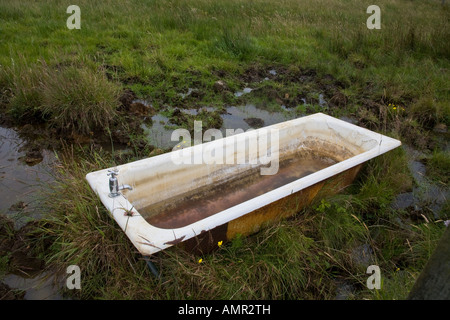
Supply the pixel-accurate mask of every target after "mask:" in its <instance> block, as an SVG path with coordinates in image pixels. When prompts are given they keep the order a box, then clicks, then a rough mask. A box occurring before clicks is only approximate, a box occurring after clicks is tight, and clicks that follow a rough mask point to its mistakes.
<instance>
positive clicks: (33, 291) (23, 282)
mask: <svg viewBox="0 0 450 320" xmlns="http://www.w3.org/2000/svg"><path fill="white" fill-rule="evenodd" d="M3 283H4V284H5V285H7V286H8V287H9V288H11V289H13V290H14V291H16V290H20V291H23V296H21V298H22V299H24V300H63V299H64V298H63V296H62V295H60V294H59V293H58V290H57V287H58V286H56V285H55V283H54V278H53V277H52V276H51V275H47V274H42V275H39V276H37V277H34V278H23V277H20V276H18V275H15V274H9V275H7V276H6V277H5V278H4V279H3Z"/></svg>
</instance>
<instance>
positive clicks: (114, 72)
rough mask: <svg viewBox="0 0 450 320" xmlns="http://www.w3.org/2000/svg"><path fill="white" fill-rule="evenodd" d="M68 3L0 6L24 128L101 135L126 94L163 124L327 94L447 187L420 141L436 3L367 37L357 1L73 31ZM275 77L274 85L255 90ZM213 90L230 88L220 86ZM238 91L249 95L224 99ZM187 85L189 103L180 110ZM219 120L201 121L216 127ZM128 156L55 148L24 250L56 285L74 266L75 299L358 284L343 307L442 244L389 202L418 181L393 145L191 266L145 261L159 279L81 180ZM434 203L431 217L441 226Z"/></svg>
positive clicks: (444, 99) (2, 102) (388, 284)
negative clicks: (314, 197) (54, 171)
mask: <svg viewBox="0 0 450 320" xmlns="http://www.w3.org/2000/svg"><path fill="white" fill-rule="evenodd" d="M69 5H70V3H66V2H64V1H47V2H45V3H40V2H35V1H20V2H18V1H11V0H0V20H1V21H2V23H1V26H0V33H1V40H0V92H1V93H2V95H1V98H0V109H1V110H2V112H6V113H9V114H11V115H12V116H14V118H15V119H16V120H17V122H18V123H20V124H24V123H28V122H43V123H45V124H47V125H48V126H49V127H53V128H56V129H57V130H59V131H60V133H63V132H64V131H66V132H74V133H78V134H90V132H91V131H96V130H100V129H103V130H104V132H103V133H104V134H108V132H110V131H109V129H110V127H111V123H117V122H120V121H121V120H123V119H118V117H121V116H123V115H119V113H118V106H119V104H118V102H117V100H118V96H119V95H120V91H121V90H122V89H124V88H131V89H132V90H133V91H134V92H135V93H136V94H137V95H138V96H139V97H141V98H145V99H147V100H149V101H150V102H151V103H152V106H153V107H154V108H155V109H156V110H158V111H162V112H166V113H167V115H168V116H171V115H172V113H171V112H173V110H174V108H176V107H177V108H183V107H201V106H214V107H216V108H217V109H218V110H220V109H221V108H223V107H224V106H227V105H236V104H238V103H246V102H249V103H252V102H253V103H256V104H257V105H258V106H259V107H263V108H266V109H268V110H280V109H281V107H280V106H281V104H286V105H289V106H290V107H293V108H296V110H298V111H299V113H302V114H303V113H312V112H316V111H318V110H320V109H319V107H318V104H317V103H316V102H315V101H316V100H317V98H318V95H319V94H320V93H323V94H325V95H326V98H327V99H328V100H330V99H331V98H332V97H334V96H335V95H336V96H337V97H339V96H341V97H342V96H344V97H345V99H343V100H342V101H344V102H342V101H341V104H339V105H338V106H337V107H332V108H330V109H329V110H327V113H329V114H331V115H335V116H341V115H353V116H354V117H356V118H357V120H358V121H359V124H360V125H364V126H366V127H368V128H370V129H373V130H376V131H378V132H382V133H386V134H389V135H393V136H395V137H396V138H399V139H400V140H402V142H404V143H408V144H411V145H413V146H414V147H416V148H418V149H420V151H423V152H425V153H427V152H428V155H429V160H428V161H429V162H427V165H428V166H427V168H428V169H429V173H430V175H431V177H433V178H434V179H435V180H438V181H441V182H443V183H447V182H448V177H447V175H446V173H448V172H449V170H448V154H446V153H444V152H443V148H442V146H439V145H438V146H437V147H436V144H435V143H434V142H433V141H434V140H433V139H434V138H433V133H432V129H433V128H434V127H435V126H436V125H437V124H440V125H441V127H442V124H444V125H446V126H449V125H450V123H449V119H450V111H449V108H448V106H449V100H448V97H449V93H450V92H449V87H448V83H449V81H448V80H449V77H448V70H449V68H450V65H449V60H448V57H449V56H450V52H449V46H448V39H449V30H450V28H449V7H448V5H446V6H442V5H440V3H439V1H407V0H394V1H388V0H380V1H378V3H377V5H379V6H380V8H381V30H368V29H367V28H366V19H367V18H368V16H369V15H368V14H366V8H367V6H368V4H365V3H363V2H361V1H357V0H348V1H338V0H318V1H312V0H311V1H294V0H285V1H269V0H260V1H244V0H230V1H212V0H193V1H182V0H170V1H164V2H161V1H137V0H126V1H121V2H120V3H118V2H116V1H103V2H92V1H86V0H80V1H78V3H77V5H78V6H79V7H80V8H81V30H68V29H67V28H66V19H67V18H68V17H69V14H67V13H66V8H67V6H69ZM272 68H273V69H275V70H276V71H277V73H278V74H277V77H276V78H274V79H271V80H269V81H266V82H260V80H262V79H263V78H264V77H265V76H267V71H268V70H270V69H272ZM219 79H220V80H223V81H224V82H225V84H226V85H227V87H228V88H229V89H230V90H229V91H227V92H220V91H217V90H215V89H214V83H215V82H216V81H217V80H219ZM246 86H251V87H252V88H257V90H254V91H252V93H251V94H248V95H246V96H244V97H243V98H241V99H240V100H239V99H237V98H236V97H234V95H233V92H235V91H238V90H242V88H244V87H246ZM188 88H194V89H197V90H198V93H199V94H198V96H196V97H194V98H192V97H189V98H187V99H185V100H183V99H181V98H180V95H179V93H185V92H187V90H188ZM302 97H305V98H306V99H307V100H308V104H307V105H303V104H302V103H301V102H299V101H301V99H300V98H302ZM392 105H395V106H397V109H395V110H394V109H393V107H392ZM169 113H170V114H169ZM215 116H217V114H212V115H211V114H208V113H204V114H202V115H201V117H204V118H203V120H205V121H208V122H209V124H210V125H211V126H218V125H219V124H220V123H218V121H217V120H218V119H216V118H215ZM192 122H193V118H191V117H189V118H188V119H186V121H185V123H183V124H182V125H184V126H187V127H189V126H191V123H192ZM129 125H130V128H131V127H132V124H129ZM129 134H130V136H135V135H137V133H136V132H133V131H131V130H130V132H129ZM111 139H113V138H111ZM114 142H115V141H114ZM131 142H132V143H134V140H133V139H132V140H131ZM134 149H135V150H134V153H133V154H132V156H130V155H125V156H120V157H118V155H117V154H115V155H111V154H108V153H104V152H100V153H99V152H98V151H95V152H94V151H93V150H87V151H85V152H84V153H82V154H81V155H77V156H76V157H75V155H74V154H71V153H66V154H63V153H60V160H61V165H60V167H59V168H60V169H61V170H60V172H59V173H58V174H59V175H58V177H57V180H56V183H55V184H53V185H52V186H50V187H49V191H50V193H49V194H48V195H46V198H47V201H45V202H44V205H43V208H44V209H43V211H45V212H44V213H45V219H43V220H42V221H41V222H40V223H41V226H40V232H39V236H38V238H37V239H36V240H35V241H34V242H33V243H32V244H31V246H32V247H33V248H34V250H35V252H36V254H37V255H39V256H41V257H42V258H44V259H45V260H46V262H47V266H48V268H50V269H51V270H54V271H56V272H58V273H60V274H61V276H62V277H64V276H65V275H66V274H65V268H66V267H67V266H68V265H70V264H78V265H79V266H80V268H81V270H82V288H83V289H82V290H81V291H70V292H68V293H69V294H75V295H76V296H77V297H80V298H114V299H126V298H129V299H133V298H141V299H142V298H146V299H148V298H150V299H333V298H334V297H335V295H336V292H337V290H338V289H339V285H338V282H339V281H346V282H347V283H350V284H351V285H352V286H353V287H354V288H355V292H354V293H353V294H352V295H351V296H350V297H349V298H353V299H361V298H369V299H402V298H405V297H406V296H407V294H408V292H409V289H410V288H411V286H412V284H413V283H414V280H415V279H416V278H417V276H418V274H419V272H420V270H422V268H423V266H424V264H425V263H426V261H427V259H428V258H429V256H430V254H431V253H432V251H433V248H434V247H435V245H436V242H437V240H438V239H439V236H440V235H441V234H442V230H443V225H442V221H428V222H427V221H424V220H419V221H418V220H417V219H416V220H411V217H410V213H409V212H405V211H401V210H399V211H398V210H394V209H392V208H391V206H390V204H391V203H392V200H393V199H394V198H395V196H396V195H398V194H400V193H403V192H408V191H411V188H412V185H413V182H412V179H411V176H410V174H409V171H408V166H407V158H406V154H405V153H404V151H402V149H396V150H394V151H392V152H389V153H388V154H386V155H383V156H381V157H378V158H376V159H374V160H372V161H370V162H369V163H368V164H366V166H365V167H364V169H363V171H362V172H361V174H360V176H359V178H358V180H357V181H356V182H355V183H354V184H353V185H352V186H351V187H350V188H349V189H347V190H346V191H345V192H344V193H342V194H340V195H338V196H335V197H331V198H325V199H323V200H322V201H319V202H317V203H315V204H314V205H313V206H312V207H310V208H307V209H305V210H303V211H301V212H299V213H298V214H297V216H296V217H294V218H293V219H289V220H284V221H281V222H280V223H279V224H277V225H275V226H273V227H270V228H268V229H265V230H262V231H261V232H260V233H258V234H256V235H254V236H251V237H247V238H238V239H236V240H234V241H233V242H231V243H228V244H225V245H224V246H223V247H222V248H220V250H218V251H216V252H213V253H212V254H210V255H205V256H203V257H199V256H194V255H192V254H188V253H186V252H184V251H181V250H179V249H177V248H172V249H170V250H167V251H164V252H161V253H160V254H158V255H155V256H154V257H152V260H153V262H154V263H155V264H156V265H157V266H158V268H159V269H160V272H161V274H162V277H163V278H162V280H160V281H158V280H156V279H154V278H153V277H152V275H151V273H150V271H149V270H148V268H147V266H146V264H145V262H144V261H143V260H142V257H140V255H139V254H138V253H137V252H136V250H135V249H134V247H133V246H132V245H131V244H130V243H129V241H128V240H127V238H126V237H125V235H124V234H123V232H122V231H121V230H120V228H119V227H118V226H117V225H116V224H115V222H114V221H113V220H112V219H111V218H110V217H109V216H108V214H107V212H106V209H104V207H103V205H102V204H101V202H100V201H99V200H98V198H97V197H96V195H95V194H94V193H93V192H92V191H91V190H90V188H89V186H88V184H87V182H86V181H85V179H84V176H85V174H86V173H88V172H90V171H93V170H96V169H100V168H105V167H110V166H111V165H113V164H114V162H115V161H114V159H119V160H120V161H121V162H127V161H130V160H136V159H140V158H143V157H147V156H148V153H146V154H144V153H142V152H141V151H140V150H139V148H137V147H134ZM434 149H436V151H435V153H434V154H432V155H430V151H431V150H434ZM114 156H115V157H114ZM73 159H76V160H73ZM54 199H58V201H54ZM445 208H447V209H448V202H447V204H446V207H445ZM445 208H444V209H443V210H442V212H443V214H441V217H448V214H447V216H446V215H445V214H446V212H445V210H446V209H445ZM364 245H366V246H369V247H370V251H371V256H370V261H368V262H367V263H369V262H370V264H372V263H373V264H377V265H379V266H380V267H381V271H382V279H383V285H382V289H381V290H377V291H370V290H368V289H367V288H366V287H365V281H366V279H367V277H368V275H367V274H366V273H365V269H366V267H367V265H366V264H367V263H365V264H364V263H360V261H359V260H358V258H356V257H357V255H355V252H358V250H361V248H362V247H364ZM200 258H202V259H203V260H202V263H198V260H199V259H200ZM4 260H5V258H3V260H1V263H3V262H4Z"/></svg>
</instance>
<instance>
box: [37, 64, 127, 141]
mask: <svg viewBox="0 0 450 320" xmlns="http://www.w3.org/2000/svg"><path fill="white" fill-rule="evenodd" d="M42 90H43V104H42V106H41V110H42V112H43V114H44V115H46V116H48V117H49V123H50V125H51V126H53V127H55V128H57V129H59V130H62V131H72V132H77V133H80V134H88V133H89V132H91V131H95V130H98V129H101V128H103V127H108V126H109V124H110V123H111V121H112V120H113V119H114V117H115V116H116V110H117V107H118V106H119V100H118V99H119V92H120V87H119V86H118V85H116V84H114V83H112V82H110V81H108V79H107V78H106V76H105V75H104V74H102V73H99V72H96V73H95V72H92V71H91V70H90V69H87V68H86V67H81V68H78V67H75V66H69V67H67V68H64V69H61V70H55V71H53V72H51V73H50V74H49V75H48V78H47V79H46V81H45V82H44V83H43V86H42Z"/></svg>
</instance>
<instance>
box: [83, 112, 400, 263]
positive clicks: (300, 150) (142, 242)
mask: <svg viewBox="0 0 450 320" xmlns="http://www.w3.org/2000/svg"><path fill="white" fill-rule="evenodd" d="M264 130H266V131H264ZM263 131H264V132H267V131H270V132H277V134H278V138H279V140H278V146H279V156H280V159H283V158H284V157H285V156H286V155H289V154H293V152H295V153H296V154H299V155H302V154H314V153H318V154H320V155H321V156H326V157H331V158H333V159H335V160H336V161H338V162H337V163H335V164H332V165H330V166H328V167H326V168H324V169H322V170H319V171H317V172H314V173H311V174H309V175H307V176H304V177H301V178H299V179H297V180H295V181H292V182H289V183H287V184H285V185H282V186H278V187H276V188H274V189H271V190H269V191H267V192H265V193H264V194H262V195H258V196H256V197H254V198H251V199H249V200H246V201H243V202H242V203H238V204H234V205H232V206H231V207H229V208H226V209H224V210H222V211H219V212H216V213H214V214H211V215H208V216H207V217H205V218H202V219H200V220H197V219H192V221H188V223H186V224H181V225H180V224H178V225H176V226H175V227H160V226H159V227H158V226H155V225H152V224H150V223H149V222H147V220H148V219H149V214H148V213H146V214H144V215H142V214H141V213H140V212H139V210H140V208H144V207H145V208H147V209H146V210H147V211H148V208H150V212H151V208H152V206H153V205H154V206H155V208H156V207H159V208H161V203H163V204H164V203H165V202H164V200H167V199H169V198H176V197H177V196H179V195H183V194H190V195H192V194H195V192H196V190H205V188H209V186H211V188H212V186H214V185H217V184H219V183H222V182H223V181H228V180H230V178H231V177H237V176H239V175H244V174H245V172H247V170H251V169H253V170H254V169H255V168H258V167H259V166H260V162H259V161H258V160H259V159H258V156H259V155H255V154H254V155H253V156H254V157H255V158H254V159H256V160H257V161H256V162H257V163H256V164H255V163H253V164H248V163H247V164H235V165H233V164H226V163H225V164H214V163H212V164H211V163H209V164H206V163H203V164H202V163H200V164H189V163H186V164H175V163H174V159H179V160H180V159H184V160H186V159H187V158H186V157H187V155H186V153H187V152H188V151H189V152H192V154H193V155H194V156H195V155H199V154H202V152H204V150H205V148H207V149H208V150H212V149H214V148H216V147H217V148H221V149H222V150H223V154H224V158H225V157H227V156H233V155H234V156H236V157H237V156H238V154H239V153H243V152H248V150H245V148H243V149H242V148H241V149H240V150H235V149H237V148H234V149H233V147H232V146H233V145H234V146H236V139H238V138H239V139H245V138H248V137H250V136H252V137H255V134H258V133H261V132H263ZM400 145H401V142H400V141H398V140H396V139H393V138H390V137H387V136H384V135H381V134H379V133H376V132H372V131H370V130H367V129H364V128H361V127H358V126H356V125H353V124H350V123H347V122H345V121H342V120H339V119H336V118H333V117H331V116H328V115H325V114H322V113H317V114H314V115H310V116H306V117H302V118H298V119H294V120H290V121H286V122H283V123H279V124H275V125H272V126H269V127H265V128H261V129H258V130H255V131H253V132H245V133H241V134H239V135H235V136H230V137H226V138H223V139H220V140H215V141H212V142H207V143H203V144H202V145H196V146H192V147H189V148H187V149H183V150H177V151H172V152H169V153H166V154H162V155H158V156H155V157H151V158H148V159H143V160H139V161H135V162H131V163H127V164H124V165H120V166H117V167H116V169H117V170H118V171H119V175H118V179H119V184H120V185H122V184H128V185H130V186H132V188H133V189H132V190H131V191H130V190H123V191H121V195H119V196H117V197H114V198H111V197H109V196H108V195H109V193H110V190H109V180H108V176H107V171H108V169H112V168H107V169H104V170H100V171H96V172H92V173H89V174H87V175H86V179H87V180H88V182H89V184H90V186H91V188H92V189H93V190H94V191H95V192H96V194H97V195H98V196H99V197H100V199H101V201H102V203H103V204H104V205H105V207H106V208H107V209H108V211H109V212H110V213H111V215H112V216H113V217H114V219H115V221H116V222H117V223H118V224H119V226H120V227H121V228H122V230H123V231H124V232H125V233H126V235H127V236H128V238H129V239H130V240H131V242H132V243H133V244H134V246H135V247H136V248H137V249H138V250H139V252H140V253H142V254H143V255H151V254H154V253H156V252H158V251H160V250H164V249H166V248H168V247H171V246H173V245H175V244H179V243H180V244H181V243H183V244H184V245H185V246H186V247H187V248H188V249H196V248H197V249H199V248H200V249H201V250H202V251H203V252H204V251H208V250H210V249H211V248H214V247H215V246H217V243H218V242H219V241H226V240H229V239H231V238H233V237H234V236H236V235H237V234H250V233H252V232H256V231H258V230H259V228H260V227H261V226H264V224H266V223H270V222H271V221H273V220H276V219H279V218H282V217H286V216H289V215H291V214H294V213H295V212H298V210H299V209H300V208H301V207H302V206H305V205H308V204H309V203H310V202H311V201H312V199H313V198H314V197H315V196H316V195H317V194H318V193H319V191H321V190H322V189H324V187H326V186H328V189H330V192H338V191H339V190H340V189H341V188H342V187H344V186H346V185H348V184H349V183H351V181H353V179H354V178H355V176H356V174H357V173H358V171H359V168H360V166H361V164H362V163H364V162H366V161H368V160H370V159H372V158H374V157H376V156H378V155H380V154H382V153H385V152H387V151H389V150H392V149H394V148H396V147H398V146H400ZM228 147H230V148H228ZM225 149H226V150H225ZM247 149H248V148H247ZM272 152H275V150H272ZM189 158H190V157H189ZM190 159H192V158H190ZM179 162H180V161H179ZM185 162H189V161H185ZM266 167H268V165H266ZM330 181H331V183H330ZM202 188H203V189H202ZM169 204H170V203H169ZM131 208H133V210H132V212H133V214H132V216H129V215H126V214H125V210H130V209H131ZM146 219H147V220H146ZM194 239H195V240H194Z"/></svg>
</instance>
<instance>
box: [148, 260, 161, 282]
mask: <svg viewBox="0 0 450 320" xmlns="http://www.w3.org/2000/svg"><path fill="white" fill-rule="evenodd" d="M144 260H145V262H147V266H148V268H149V269H150V271H151V272H152V273H153V275H154V276H155V277H156V278H157V279H160V278H161V276H160V274H159V272H158V269H157V268H156V266H155V265H154V264H153V262H151V261H150V259H149V258H148V257H146V256H144Z"/></svg>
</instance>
